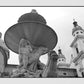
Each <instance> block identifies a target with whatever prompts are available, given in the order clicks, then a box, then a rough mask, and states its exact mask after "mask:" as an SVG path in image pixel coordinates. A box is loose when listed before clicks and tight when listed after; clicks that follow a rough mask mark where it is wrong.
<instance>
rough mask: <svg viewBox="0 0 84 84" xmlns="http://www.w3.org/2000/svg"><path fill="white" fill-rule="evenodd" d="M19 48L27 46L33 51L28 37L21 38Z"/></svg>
mask: <svg viewBox="0 0 84 84" xmlns="http://www.w3.org/2000/svg"><path fill="white" fill-rule="evenodd" d="M19 48H27V49H29V51H32V47H31V43H30V42H29V41H28V40H26V39H21V40H20V42H19Z"/></svg>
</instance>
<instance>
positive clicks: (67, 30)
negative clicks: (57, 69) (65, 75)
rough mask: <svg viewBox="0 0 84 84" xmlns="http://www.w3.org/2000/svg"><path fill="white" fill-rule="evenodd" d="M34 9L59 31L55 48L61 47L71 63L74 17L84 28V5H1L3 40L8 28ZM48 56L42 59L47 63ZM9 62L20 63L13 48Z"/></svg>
mask: <svg viewBox="0 0 84 84" xmlns="http://www.w3.org/2000/svg"><path fill="white" fill-rule="evenodd" d="M32 9H36V10H37V12H38V13H39V14H40V15H42V16H43V17H44V18H45V19H46V21H47V25H48V26H50V27H51V28H52V29H53V30H54V31H55V32H56V33H57V36H58V43H57V45H56V47H55V49H54V50H55V51H56V52H57V53H58V49H59V47H60V48H61V49H62V52H63V54H64V55H65V57H66V62H67V63H69V62H70V59H71V54H73V51H72V49H71V47H70V44H71V43H72V41H73V40H74V37H73V36H72V29H73V19H75V20H76V21H77V22H78V24H79V25H80V26H81V27H82V28H83V27H84V23H83V22H84V11H83V10H84V7H0V32H2V39H3V40H4V34H5V32H6V30H7V29H8V28H9V27H11V26H12V25H14V24H16V23H17V21H18V18H19V17H20V16H21V15H23V14H25V13H29V12H31V10H32ZM47 58H48V57H47V55H44V56H41V58H40V59H41V61H42V62H43V63H45V64H46V62H47ZM8 63H9V64H19V60H18V55H17V54H15V53H14V52H12V51H11V50H10V59H9V60H8Z"/></svg>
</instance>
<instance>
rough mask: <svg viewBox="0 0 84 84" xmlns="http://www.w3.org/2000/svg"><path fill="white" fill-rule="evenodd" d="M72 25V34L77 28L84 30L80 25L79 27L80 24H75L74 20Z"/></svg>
mask: <svg viewBox="0 0 84 84" xmlns="http://www.w3.org/2000/svg"><path fill="white" fill-rule="evenodd" d="M73 25H74V28H73V29H72V35H73V33H74V32H75V31H77V30H82V31H84V30H83V29H82V27H80V26H79V25H78V24H77V22H76V21H74V22H73Z"/></svg>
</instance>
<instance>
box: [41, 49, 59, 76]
mask: <svg viewBox="0 0 84 84" xmlns="http://www.w3.org/2000/svg"><path fill="white" fill-rule="evenodd" d="M57 59H58V55H57V54H56V52H55V51H53V50H52V51H50V52H49V53H48V63H47V66H46V68H45V70H44V71H43V74H42V77H56V69H57Z"/></svg>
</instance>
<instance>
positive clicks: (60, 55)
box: [58, 47, 65, 58]
mask: <svg viewBox="0 0 84 84" xmlns="http://www.w3.org/2000/svg"><path fill="white" fill-rule="evenodd" d="M58 56H59V58H65V56H64V55H63V54H62V50H61V49H60V47H59V49H58Z"/></svg>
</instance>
